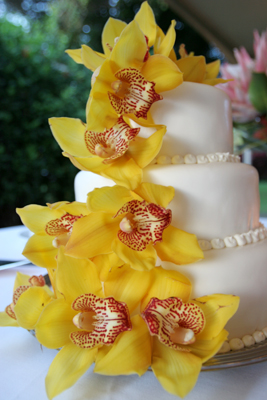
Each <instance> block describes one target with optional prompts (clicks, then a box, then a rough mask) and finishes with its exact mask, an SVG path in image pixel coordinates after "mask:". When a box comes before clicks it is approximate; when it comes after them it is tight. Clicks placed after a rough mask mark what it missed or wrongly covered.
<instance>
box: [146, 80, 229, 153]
mask: <svg viewBox="0 0 267 400" xmlns="http://www.w3.org/2000/svg"><path fill="white" fill-rule="evenodd" d="M162 95H163V100H161V101H158V102H156V103H155V104H153V106H152V107H151V113H152V117H153V119H154V121H155V123H156V124H164V125H166V126H167V133H166V135H165V137H164V139H163V145H162V148H161V151H160V153H159V155H168V156H173V155H175V154H181V155H185V154H188V153H189V154H209V153H216V152H229V153H232V152H233V130H232V114H231V103H230V99H229V97H228V96H227V95H226V94H225V93H224V92H223V91H221V90H220V89H217V88H215V87H212V86H209V85H203V84H199V83H192V82H183V83H182V84H181V85H180V86H178V87H177V88H176V89H174V90H170V91H168V92H164V93H163V94H162ZM140 136H146V132H145V130H143V129H142V130H141V133H140Z"/></svg>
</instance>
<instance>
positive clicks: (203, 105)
mask: <svg viewBox="0 0 267 400" xmlns="http://www.w3.org/2000/svg"><path fill="white" fill-rule="evenodd" d="M151 112H152V116H153V118H154V121H155V123H157V124H164V125H166V126H167V133H166V135H165V137H164V140H163V145H162V148H161V151H160V153H159V154H158V156H157V159H156V160H155V164H153V165H150V166H148V167H146V168H145V169H144V178H143V180H144V182H153V183H156V184H161V185H165V186H173V187H174V188H175V197H174V199H173V201H172V202H171V203H170V205H169V208H171V209H172V212H173V219H172V225H174V226H176V227H177V228H179V229H182V230H185V231H187V232H190V233H194V234H196V235H197V237H198V239H199V243H200V245H201V247H202V249H203V250H204V257H205V258H204V260H201V261H199V262H197V263H194V264H188V265H184V266H183V265H181V266H177V265H174V264H171V263H167V262H163V264H162V265H163V267H165V268H167V269H177V270H179V271H181V272H182V273H183V274H185V275H186V276H188V277H189V279H190V280H191V282H192V284H193V293H192V297H193V298H194V297H199V296H203V295H208V294H213V293H224V294H235V295H238V296H240V299H241V301H240V307H239V310H238V311H237V313H236V314H235V316H234V317H233V318H232V319H231V320H230V322H229V323H228V325H227V326H226V329H227V330H228V331H229V338H230V339H231V338H242V337H243V336H244V335H245V334H250V335H251V334H252V333H254V332H255V331H257V330H261V329H263V328H264V327H266V326H267V290H266V287H267V272H266V269H267V240H266V239H265V237H266V236H267V234H266V233H265V229H264V228H263V227H262V225H261V224H260V222H259V208H260V207H259V206H260V202H259V188H258V185H259V181H258V173H257V171H256V170H255V169H254V168H253V167H251V166H249V165H246V164H241V163H240V162H239V159H238V157H236V156H234V155H233V133H232V120H231V105H230V100H229V98H228V96H227V95H226V94H225V93H224V92H222V91H221V90H219V89H217V88H214V87H211V86H208V85H203V84H196V83H190V82H184V83H183V84H182V85H181V86H179V87H177V88H176V89H174V90H172V91H169V92H165V93H163V100H162V101H159V102H157V103H155V104H153V106H152V108H151ZM150 133H151V132H150V130H149V129H142V130H141V132H140V136H147V135H148V134H150ZM113 184H114V183H113V182H112V181H110V180H107V179H105V178H103V177H101V176H98V175H95V174H93V173H90V172H80V173H79V174H78V175H77V178H76V182H75V193H76V199H77V200H79V201H85V200H86V193H88V192H90V191H91V190H93V189H94V188H95V187H102V186H112V185H113Z"/></svg>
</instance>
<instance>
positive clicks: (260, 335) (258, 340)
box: [252, 331, 266, 343]
mask: <svg viewBox="0 0 267 400" xmlns="http://www.w3.org/2000/svg"><path fill="white" fill-rule="evenodd" d="M252 336H253V338H254V340H255V342H256V343H261V342H264V340H265V339H266V338H265V335H264V333H263V332H261V331H255V332H254V333H253V334H252Z"/></svg>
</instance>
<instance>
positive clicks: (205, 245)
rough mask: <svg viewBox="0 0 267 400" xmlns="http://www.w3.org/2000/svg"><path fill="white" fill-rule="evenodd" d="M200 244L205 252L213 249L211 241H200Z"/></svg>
mask: <svg viewBox="0 0 267 400" xmlns="http://www.w3.org/2000/svg"><path fill="white" fill-rule="evenodd" d="M198 244H199V246H200V248H201V249H202V250H203V251H205V250H211V249H212V245H211V242H210V241H209V240H204V239H200V240H199V241H198Z"/></svg>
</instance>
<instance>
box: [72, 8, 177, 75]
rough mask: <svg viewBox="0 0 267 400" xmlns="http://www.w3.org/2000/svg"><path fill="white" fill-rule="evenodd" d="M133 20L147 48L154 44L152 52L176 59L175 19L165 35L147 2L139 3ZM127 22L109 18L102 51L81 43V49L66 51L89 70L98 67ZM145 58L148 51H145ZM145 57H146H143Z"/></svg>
mask: <svg viewBox="0 0 267 400" xmlns="http://www.w3.org/2000/svg"><path fill="white" fill-rule="evenodd" d="M134 21H136V22H137V23H138V25H139V28H140V29H141V31H142V32H143V34H144V36H145V37H146V41H147V46H148V49H149V48H151V47H152V46H154V49H153V51H154V54H161V55H163V56H166V57H170V58H172V59H173V60H176V57H175V56H174V57H171V56H170V54H172V55H173V53H174V50H173V46H174V43H175V38H176V34H175V24H176V22H175V21H172V23H171V26H170V28H169V30H168V32H167V34H166V35H165V34H164V33H163V32H162V30H161V29H160V28H159V27H158V26H157V25H156V21H155V17H154V13H153V10H152V8H151V7H150V6H149V4H148V2H147V1H145V2H143V3H142V4H141V7H140V9H139V11H138V12H137V13H136V15H135V18H134ZM126 26H127V24H126V23H125V22H123V21H120V20H118V19H114V18H109V19H108V21H107V23H106V24H105V26H104V29H103V32H102V47H103V51H104V53H99V52H96V51H94V50H93V49H91V47H89V46H86V45H83V46H82V47H81V49H75V50H66V53H67V54H68V55H69V56H70V57H71V58H72V59H73V60H74V61H75V62H76V63H78V64H84V65H85V67H87V68H88V69H90V70H91V71H95V70H96V69H97V68H99V67H100V66H101V65H102V64H103V62H104V61H105V60H106V59H107V58H109V57H110V55H111V52H112V50H113V48H114V46H115V45H116V43H117V41H118V38H119V37H120V35H121V33H122V31H123V30H124V28H125V27H126ZM146 54H147V58H148V56H149V53H148V51H147V53H146ZM145 58H146V57H145Z"/></svg>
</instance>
